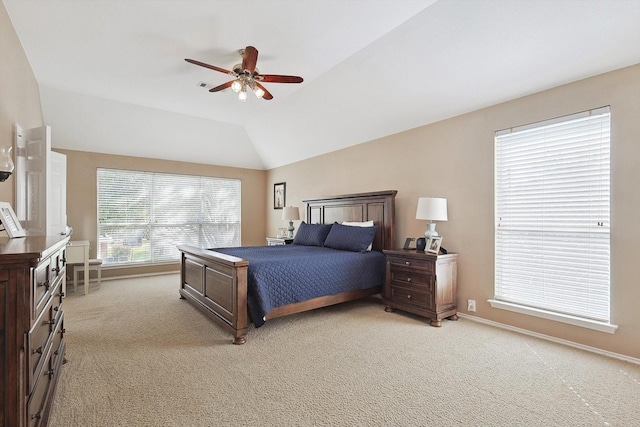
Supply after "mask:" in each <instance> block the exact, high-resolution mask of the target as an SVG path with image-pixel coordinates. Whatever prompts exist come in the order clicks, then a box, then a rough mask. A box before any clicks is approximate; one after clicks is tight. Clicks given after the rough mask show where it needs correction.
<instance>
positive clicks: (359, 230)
mask: <svg viewBox="0 0 640 427" xmlns="http://www.w3.org/2000/svg"><path fill="white" fill-rule="evenodd" d="M377 229H378V227H376V226H375V225H374V226H373V227H352V226H349V225H342V224H338V223H337V222H334V223H333V225H332V226H331V231H329V235H328V236H327V239H326V240H325V241H324V246H325V247H327V248H333V249H340V250H343V251H351V252H366V251H367V249H368V248H369V245H371V244H372V243H373V239H374V237H376V230H377Z"/></svg>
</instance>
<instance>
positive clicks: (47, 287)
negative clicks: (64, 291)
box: [40, 280, 49, 291]
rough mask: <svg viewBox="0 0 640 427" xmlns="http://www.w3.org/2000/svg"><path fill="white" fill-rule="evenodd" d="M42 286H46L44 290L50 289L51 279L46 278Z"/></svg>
mask: <svg viewBox="0 0 640 427" xmlns="http://www.w3.org/2000/svg"><path fill="white" fill-rule="evenodd" d="M40 286H44V290H45V291H48V290H49V281H48V280H45V281H44V282H42V283H40Z"/></svg>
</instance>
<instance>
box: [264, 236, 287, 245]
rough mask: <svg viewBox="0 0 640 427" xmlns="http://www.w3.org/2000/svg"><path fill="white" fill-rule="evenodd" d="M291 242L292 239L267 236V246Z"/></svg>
mask: <svg viewBox="0 0 640 427" xmlns="http://www.w3.org/2000/svg"><path fill="white" fill-rule="evenodd" d="M291 243H293V239H285V238H279V237H267V246H278V245H289V244H291Z"/></svg>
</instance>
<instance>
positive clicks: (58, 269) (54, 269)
mask: <svg viewBox="0 0 640 427" xmlns="http://www.w3.org/2000/svg"><path fill="white" fill-rule="evenodd" d="M60 270H61V269H60V267H56V268H52V269H51V271H52V272H54V273H59V272H60Z"/></svg>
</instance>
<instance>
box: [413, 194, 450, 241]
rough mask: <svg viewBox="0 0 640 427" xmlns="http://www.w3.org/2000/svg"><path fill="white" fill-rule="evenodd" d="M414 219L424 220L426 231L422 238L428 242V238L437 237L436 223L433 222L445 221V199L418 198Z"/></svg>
mask: <svg viewBox="0 0 640 427" xmlns="http://www.w3.org/2000/svg"><path fill="white" fill-rule="evenodd" d="M416 219H426V220H427V221H429V222H428V223H427V231H425V233H424V237H425V238H426V239H427V240H429V238H430V237H433V236H437V235H438V232H436V223H435V222H434V221H446V220H447V199H443V198H441V197H420V198H418V209H417V210H416Z"/></svg>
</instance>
